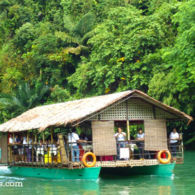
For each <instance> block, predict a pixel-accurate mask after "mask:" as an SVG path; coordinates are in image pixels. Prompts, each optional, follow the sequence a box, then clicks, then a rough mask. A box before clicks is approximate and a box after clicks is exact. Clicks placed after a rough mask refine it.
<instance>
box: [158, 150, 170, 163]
mask: <svg viewBox="0 0 195 195" xmlns="http://www.w3.org/2000/svg"><path fill="white" fill-rule="evenodd" d="M162 153H166V154H167V156H168V157H167V158H162V157H161V155H162ZM157 158H158V160H159V161H160V163H162V164H168V163H170V161H171V153H170V152H169V151H168V150H161V151H160V152H158V155H157Z"/></svg>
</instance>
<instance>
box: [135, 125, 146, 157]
mask: <svg viewBox="0 0 195 195" xmlns="http://www.w3.org/2000/svg"><path fill="white" fill-rule="evenodd" d="M144 136H145V134H144V132H143V130H142V128H140V129H139V131H138V134H137V138H136V140H137V142H136V144H137V147H138V149H139V158H140V159H143V158H144Z"/></svg>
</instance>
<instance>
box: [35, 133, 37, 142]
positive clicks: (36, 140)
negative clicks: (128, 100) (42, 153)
mask: <svg viewBox="0 0 195 195" xmlns="http://www.w3.org/2000/svg"><path fill="white" fill-rule="evenodd" d="M35 144H37V132H35Z"/></svg>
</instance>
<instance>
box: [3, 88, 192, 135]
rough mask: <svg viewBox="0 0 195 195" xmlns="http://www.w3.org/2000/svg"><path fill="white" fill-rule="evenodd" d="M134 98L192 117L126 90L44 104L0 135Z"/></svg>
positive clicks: (64, 121) (10, 123) (70, 118)
mask: <svg viewBox="0 0 195 195" xmlns="http://www.w3.org/2000/svg"><path fill="white" fill-rule="evenodd" d="M133 95H134V96H135V95H138V96H139V97H141V98H143V99H144V100H146V101H148V102H149V103H151V104H153V105H155V106H157V107H160V108H162V109H164V110H165V111H169V112H171V113H172V114H174V115H175V116H177V117H178V118H180V119H187V120H189V121H192V120H193V119H192V117H191V116H189V115H187V114H185V113H184V112H181V111H179V110H178V109H176V108H173V107H170V106H168V105H166V104H163V103H162V102H160V101H158V100H155V99H154V98H152V97H150V96H148V95H147V94H145V93H143V92H141V91H139V90H128V91H124V92H118V93H113V94H107V95H101V96H94V97H90V98H84V99H79V100H74V101H67V102H64V103H57V104H51V105H44V106H38V107H35V108H32V109H30V110H28V111H26V112H24V113H23V114H21V115H19V116H18V117H16V118H13V119H11V120H9V121H7V122H5V123H3V124H1V125H0V132H19V131H25V130H31V129H39V130H41V131H42V130H45V129H46V128H48V127H51V126H56V127H57V126H66V125H67V124H73V123H76V122H77V121H81V120H83V119H85V118H87V117H88V116H90V115H92V114H95V113H98V112H99V111H101V110H103V109H105V108H107V107H108V106H110V105H112V104H114V103H116V102H120V101H121V100H123V99H125V98H130V97H131V96H133Z"/></svg>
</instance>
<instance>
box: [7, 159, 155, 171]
mask: <svg viewBox="0 0 195 195" xmlns="http://www.w3.org/2000/svg"><path fill="white" fill-rule="evenodd" d="M158 164H159V161H158V160H157V159H143V160H118V161H97V162H96V165H95V166H96V167H136V166H137V167H139V166H152V165H158ZM10 165H12V166H30V167H48V168H52V167H56V168H70V169H71V168H72V169H74V168H84V165H83V163H82V162H69V163H47V164H46V163H43V162H22V161H20V162H15V163H10Z"/></svg>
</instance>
